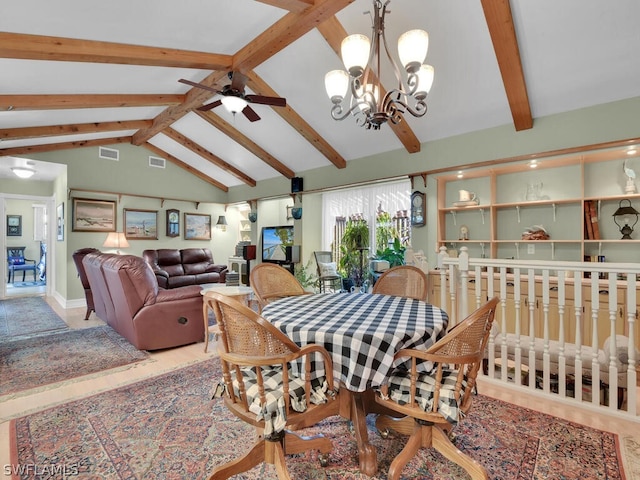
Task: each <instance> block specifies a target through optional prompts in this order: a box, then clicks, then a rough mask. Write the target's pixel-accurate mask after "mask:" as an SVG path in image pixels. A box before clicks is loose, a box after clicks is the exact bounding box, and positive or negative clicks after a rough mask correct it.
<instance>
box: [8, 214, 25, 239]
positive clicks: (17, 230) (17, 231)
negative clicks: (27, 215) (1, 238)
mask: <svg viewBox="0 0 640 480" xmlns="http://www.w3.org/2000/svg"><path fill="white" fill-rule="evenodd" d="M21 236H22V215H7V237H21Z"/></svg>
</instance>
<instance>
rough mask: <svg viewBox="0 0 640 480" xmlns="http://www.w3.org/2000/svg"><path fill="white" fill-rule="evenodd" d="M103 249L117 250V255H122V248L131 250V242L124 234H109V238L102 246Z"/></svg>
mask: <svg viewBox="0 0 640 480" xmlns="http://www.w3.org/2000/svg"><path fill="white" fill-rule="evenodd" d="M102 246H103V247H107V248H115V249H116V253H117V254H118V255H120V250H118V249H120V248H129V242H128V241H127V237H125V236H124V233H123V232H109V234H107V238H106V240H105V241H104V243H103V244H102Z"/></svg>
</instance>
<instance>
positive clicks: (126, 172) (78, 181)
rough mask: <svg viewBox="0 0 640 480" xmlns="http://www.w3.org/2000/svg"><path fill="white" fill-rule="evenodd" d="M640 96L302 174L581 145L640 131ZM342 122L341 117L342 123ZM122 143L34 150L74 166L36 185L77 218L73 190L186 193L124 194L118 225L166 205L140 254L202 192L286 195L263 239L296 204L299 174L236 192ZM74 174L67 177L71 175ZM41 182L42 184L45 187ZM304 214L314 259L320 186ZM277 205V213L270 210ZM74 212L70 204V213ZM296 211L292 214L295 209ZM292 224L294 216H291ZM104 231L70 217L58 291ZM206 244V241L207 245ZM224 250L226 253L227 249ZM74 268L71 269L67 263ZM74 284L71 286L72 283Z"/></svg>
mask: <svg viewBox="0 0 640 480" xmlns="http://www.w3.org/2000/svg"><path fill="white" fill-rule="evenodd" d="M638 118H640V97H636V98H631V99H627V100H623V101H619V102H613V103H609V104H604V105H598V106H595V107H590V108H585V109H581V110H576V111H573V112H567V113H562V114H558V115H552V116H548V117H545V118H536V119H534V126H533V128H532V129H530V130H525V131H521V132H516V131H515V130H514V128H513V125H504V126H500V127H496V128H491V129H487V130H483V131H478V132H472V133H468V134H464V135H458V136H454V137H450V138H444V139H440V140H434V141H431V142H427V143H425V144H423V145H422V149H421V151H420V152H418V153H415V154H409V153H407V152H406V150H404V149H400V150H395V151H391V152H386V153H383V154H379V155H373V156H370V157H366V158H361V159H356V160H351V161H349V162H348V164H347V167H346V168H344V169H341V170H339V175H336V168H335V167H333V166H327V167H323V168H318V169H315V170H311V171H307V172H304V173H302V176H303V177H304V184H305V188H306V190H307V191H317V190H321V189H323V188H328V187H336V186H341V185H348V184H351V183H358V182H363V181H368V180H376V179H379V178H393V177H401V176H406V175H409V174H412V173H416V172H422V171H429V170H433V169H440V168H452V169H453V168H455V167H456V166H459V165H465V164H470V163H474V162H480V161H486V160H495V159H501V158H509V157H514V156H518V155H525V154H533V153H539V152H545V151H551V150H557V149H562V148H569V147H576V146H581V145H591V144H598V143H602V142H608V141H615V140H623V139H627V138H635V137H640V122H638ZM336 128H339V126H338V125H337V124H336ZM112 148H117V149H118V150H120V161H118V162H114V161H110V160H103V159H99V158H98V148H97V147H92V148H80V149H74V150H64V151H55V152H48V153H38V154H33V155H30V157H31V158H33V159H35V160H42V161H48V162H54V163H60V164H64V165H66V166H67V169H68V170H67V176H66V180H58V181H56V182H54V183H53V184H52V185H50V186H44V187H42V186H35V187H32V186H31V185H29V186H28V190H29V191H32V192H33V194H34V195H43V192H42V189H44V190H48V192H49V193H48V194H55V196H56V205H57V204H59V203H60V202H61V201H64V202H65V215H67V219H70V216H69V214H70V208H69V205H68V204H69V201H68V197H67V189H86V190H102V191H117V192H124V193H130V194H138V195H150V196H163V195H166V196H167V197H171V198H176V199H180V201H166V202H164V205H160V202H159V201H158V200H157V199H143V198H139V197H133V196H132V197H127V196H123V197H121V198H118V202H119V203H118V215H119V219H118V225H119V228H121V223H120V222H121V217H120V216H121V212H122V208H141V209H153V210H158V211H159V214H160V216H159V225H160V231H161V235H160V239H159V240H158V241H135V243H134V244H133V245H134V246H133V245H132V246H133V248H132V249H130V253H136V254H139V252H141V251H142V249H143V248H147V247H149V248H162V247H167V248H173V247H174V246H176V247H177V246H182V245H185V244H186V243H188V242H184V241H183V240H181V239H168V238H167V237H165V236H164V235H163V232H164V230H163V228H164V210H165V209H167V208H178V209H179V210H181V212H185V211H189V212H196V210H195V203H194V202H195V201H200V202H206V203H204V204H200V207H199V209H198V210H197V212H198V213H211V215H212V221H213V223H215V221H216V219H217V215H219V214H221V212H224V205H223V204H224V203H235V202H242V201H246V200H247V199H255V198H265V197H281V200H278V201H276V202H271V201H265V202H259V204H258V218H259V220H258V223H257V224H256V225H255V227H254V228H255V231H254V233H253V236H254V238H255V240H256V241H257V236H258V233H259V227H260V225H265V224H266V223H264V222H269V221H271V220H279V219H281V216H282V210H283V208H286V204H287V201H288V204H291V203H292V200H291V198H290V197H289V190H290V182H289V180H288V179H286V178H282V177H280V178H276V179H270V180H265V181H261V182H258V185H257V186H256V187H253V188H252V187H249V186H245V185H242V186H238V187H232V188H230V190H229V192H228V194H227V193H225V192H223V191H221V190H219V189H218V188H216V187H214V186H212V185H210V184H208V183H206V182H204V181H202V180H200V179H199V178H197V177H195V176H193V175H191V174H190V173H188V172H186V171H185V170H183V169H181V168H179V167H177V166H175V165H173V164H171V163H170V162H167V168H166V169H158V168H153V167H149V166H148V156H149V155H154V156H156V154H155V153H151V152H149V151H148V150H146V149H144V148H142V147H135V146H132V145H117V146H112ZM65 181H66V184H65ZM14 182H16V181H4V180H3V181H0V192H10V193H21V194H24V193H25V190H24V188H25V184H20V185H18V184H17V183H14ZM435 186H436V183H435V179H433V178H430V177H429V178H428V180H427V188H426V189H425V188H424V187H423V185H422V182H421V181H420V180H417V181H416V184H415V188H416V189H419V190H426V192H427V213H428V218H427V226H426V227H423V228H416V229H414V232H413V248H414V250H416V251H417V250H420V249H422V250H424V251H425V253H427V254H428V256H429V263H430V265H433V263H434V261H435V241H436V231H435V226H436V221H435V219H436V192H435ZM36 191H37V193H36ZM72 195H74V196H79V197H88V198H94V197H95V198H111V197H109V196H108V195H106V196H105V195H103V194H99V193H97V194H89V193H84V192H72ZM302 206H303V218H302V220H301V221H299V222H297V223H299V224H300V226H301V227H302V228H301V229H300V230H299V231H301V235H302V238H301V239H300V241H301V242H303V253H302V256H303V260H304V261H306V260H308V259H309V256H310V255H312V252H313V250H316V249H317V248H319V246H320V245H319V242H320V237H321V235H320V228H321V222H319V221H317V219H319V218H320V215H321V200H320V196H319V195H317V194H315V193H314V194H312V193H311V192H310V193H305V194H303V195H302ZM273 208H275V209H276V210H277V212H272V213H269V210H271V209H273ZM67 212H68V213H67ZM226 215H227V220H228V221H229V223H230V227H229V230H230V232H227V233H228V235H226V237H223V235H221V234H217V232H215V231H214V234H213V237H214V238H213V240H212V242H207V243H210V246H211V248H212V251H213V252H214V258H215V259H216V261H218V262H219V263H226V257H227V256H229V255H232V254H233V246H234V245H235V243H236V242H237V235H235V233H234V232H231V230H233V229H234V228H236V229H237V227H236V226H235V225H236V223H233V221H234V218H235V217H234V215H235V214H234V213H233V209H227V211H226ZM285 220H286V218H285ZM284 223H286V221H285V222H284ZM103 237H104V234H102V235H98V234H96V233H80V232H72V231H71V229H70V223H69V221H67V224H66V231H65V241H64V242H60V244H59V245H56V248H57V249H56V252H57V253H58V254H59V255H58V261H59V262H62V264H63V267H62V268H60V264H59V263H58V269H57V278H58V279H59V281H60V283H59V284H58V286H57V291H58V292H59V293H60V295H62V296H63V297H64V298H66V299H78V298H82V291H81V288H80V285H79V282H78V280H77V278H76V276H75V267H73V264H72V262H71V253H72V252H73V251H74V250H75V249H77V248H81V247H85V246H96V247H98V248H101V245H102V241H103V240H104V238H103ZM198 245H202V244H198ZM216 252H220V254H217V253H216ZM65 270H66V271H65ZM65 289H66V291H65Z"/></svg>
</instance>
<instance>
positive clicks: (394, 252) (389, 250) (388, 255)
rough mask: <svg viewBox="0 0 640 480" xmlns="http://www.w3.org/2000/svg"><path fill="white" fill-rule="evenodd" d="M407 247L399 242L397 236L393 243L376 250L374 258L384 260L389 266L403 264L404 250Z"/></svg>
mask: <svg viewBox="0 0 640 480" xmlns="http://www.w3.org/2000/svg"><path fill="white" fill-rule="evenodd" d="M406 249H407V248H406V247H405V246H403V245H401V244H400V239H399V238H398V237H396V238H394V239H393V244H391V246H389V247H386V248H385V249H382V250H378V251H376V258H375V259H376V260H386V261H387V262H389V267H390V268H391V267H397V266H399V265H404V252H405V250H406Z"/></svg>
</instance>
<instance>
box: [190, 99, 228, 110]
mask: <svg viewBox="0 0 640 480" xmlns="http://www.w3.org/2000/svg"><path fill="white" fill-rule="evenodd" d="M219 105H222V101H221V100H216V101H215V102H211V103H207V104H205V105H202V106H201V107H198V108H197V109H196V110H200V111H201V112H206V111H207V110H213V109H214V108H216V107H217V106H219Z"/></svg>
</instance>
